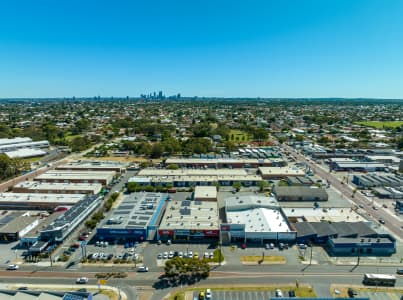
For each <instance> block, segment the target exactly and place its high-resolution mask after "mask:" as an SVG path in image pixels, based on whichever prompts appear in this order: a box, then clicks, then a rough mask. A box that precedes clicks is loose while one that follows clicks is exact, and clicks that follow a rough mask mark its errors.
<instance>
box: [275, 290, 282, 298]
mask: <svg viewBox="0 0 403 300" xmlns="http://www.w3.org/2000/svg"><path fill="white" fill-rule="evenodd" d="M275 294H276V297H278V298H283V292H282V291H281V290H280V289H277V290H276V292H275Z"/></svg>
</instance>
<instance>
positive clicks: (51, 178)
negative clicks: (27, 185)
mask: <svg viewBox="0 0 403 300" xmlns="http://www.w3.org/2000/svg"><path fill="white" fill-rule="evenodd" d="M115 174H116V173H115V172H113V171H63V170H51V171H47V172H46V173H44V174H41V175H39V176H37V177H35V178H34V180H35V181H40V182H65V183H68V182H71V183H100V184H102V185H108V184H110V183H111V182H112V180H113V178H114V176H115Z"/></svg>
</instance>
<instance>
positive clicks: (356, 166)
mask: <svg viewBox="0 0 403 300" xmlns="http://www.w3.org/2000/svg"><path fill="white" fill-rule="evenodd" d="M329 166H330V169H331V170H334V171H356V172H376V171H385V170H386V169H387V167H386V166H385V164H382V163H377V162H366V161H356V160H352V159H349V158H331V159H329Z"/></svg>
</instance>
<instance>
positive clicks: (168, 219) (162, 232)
mask: <svg viewBox="0 0 403 300" xmlns="http://www.w3.org/2000/svg"><path fill="white" fill-rule="evenodd" d="M219 229H220V228H219V218H218V209H217V202H214V201H190V200H183V201H170V202H168V205H167V208H166V211H165V215H164V217H163V219H162V221H161V224H160V226H159V229H158V235H159V238H160V239H161V240H168V239H170V240H175V241H189V240H209V239H214V240H217V239H218V237H219Z"/></svg>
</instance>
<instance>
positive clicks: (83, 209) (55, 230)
mask: <svg viewBox="0 0 403 300" xmlns="http://www.w3.org/2000/svg"><path fill="white" fill-rule="evenodd" d="M101 201H102V197H98V196H87V197H85V198H84V199H83V200H81V201H79V202H77V203H76V204H75V205H74V206H73V207H72V208H70V209H69V210H67V211H65V212H64V213H63V214H61V215H60V216H59V217H58V218H57V219H56V220H55V221H53V222H52V223H51V224H49V225H48V226H46V227H45V228H43V229H42V230H41V231H40V240H41V241H45V242H52V243H60V242H62V241H63V240H64V239H65V238H66V237H67V236H68V235H69V234H70V233H71V232H72V231H73V230H74V229H75V228H76V227H77V226H78V225H80V224H82V223H83V222H84V220H85V219H86V218H87V217H88V216H89V215H90V214H91V213H92V212H93V211H94V210H95V209H96V208H97V207H98V206H99V205H100V204H101Z"/></svg>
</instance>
